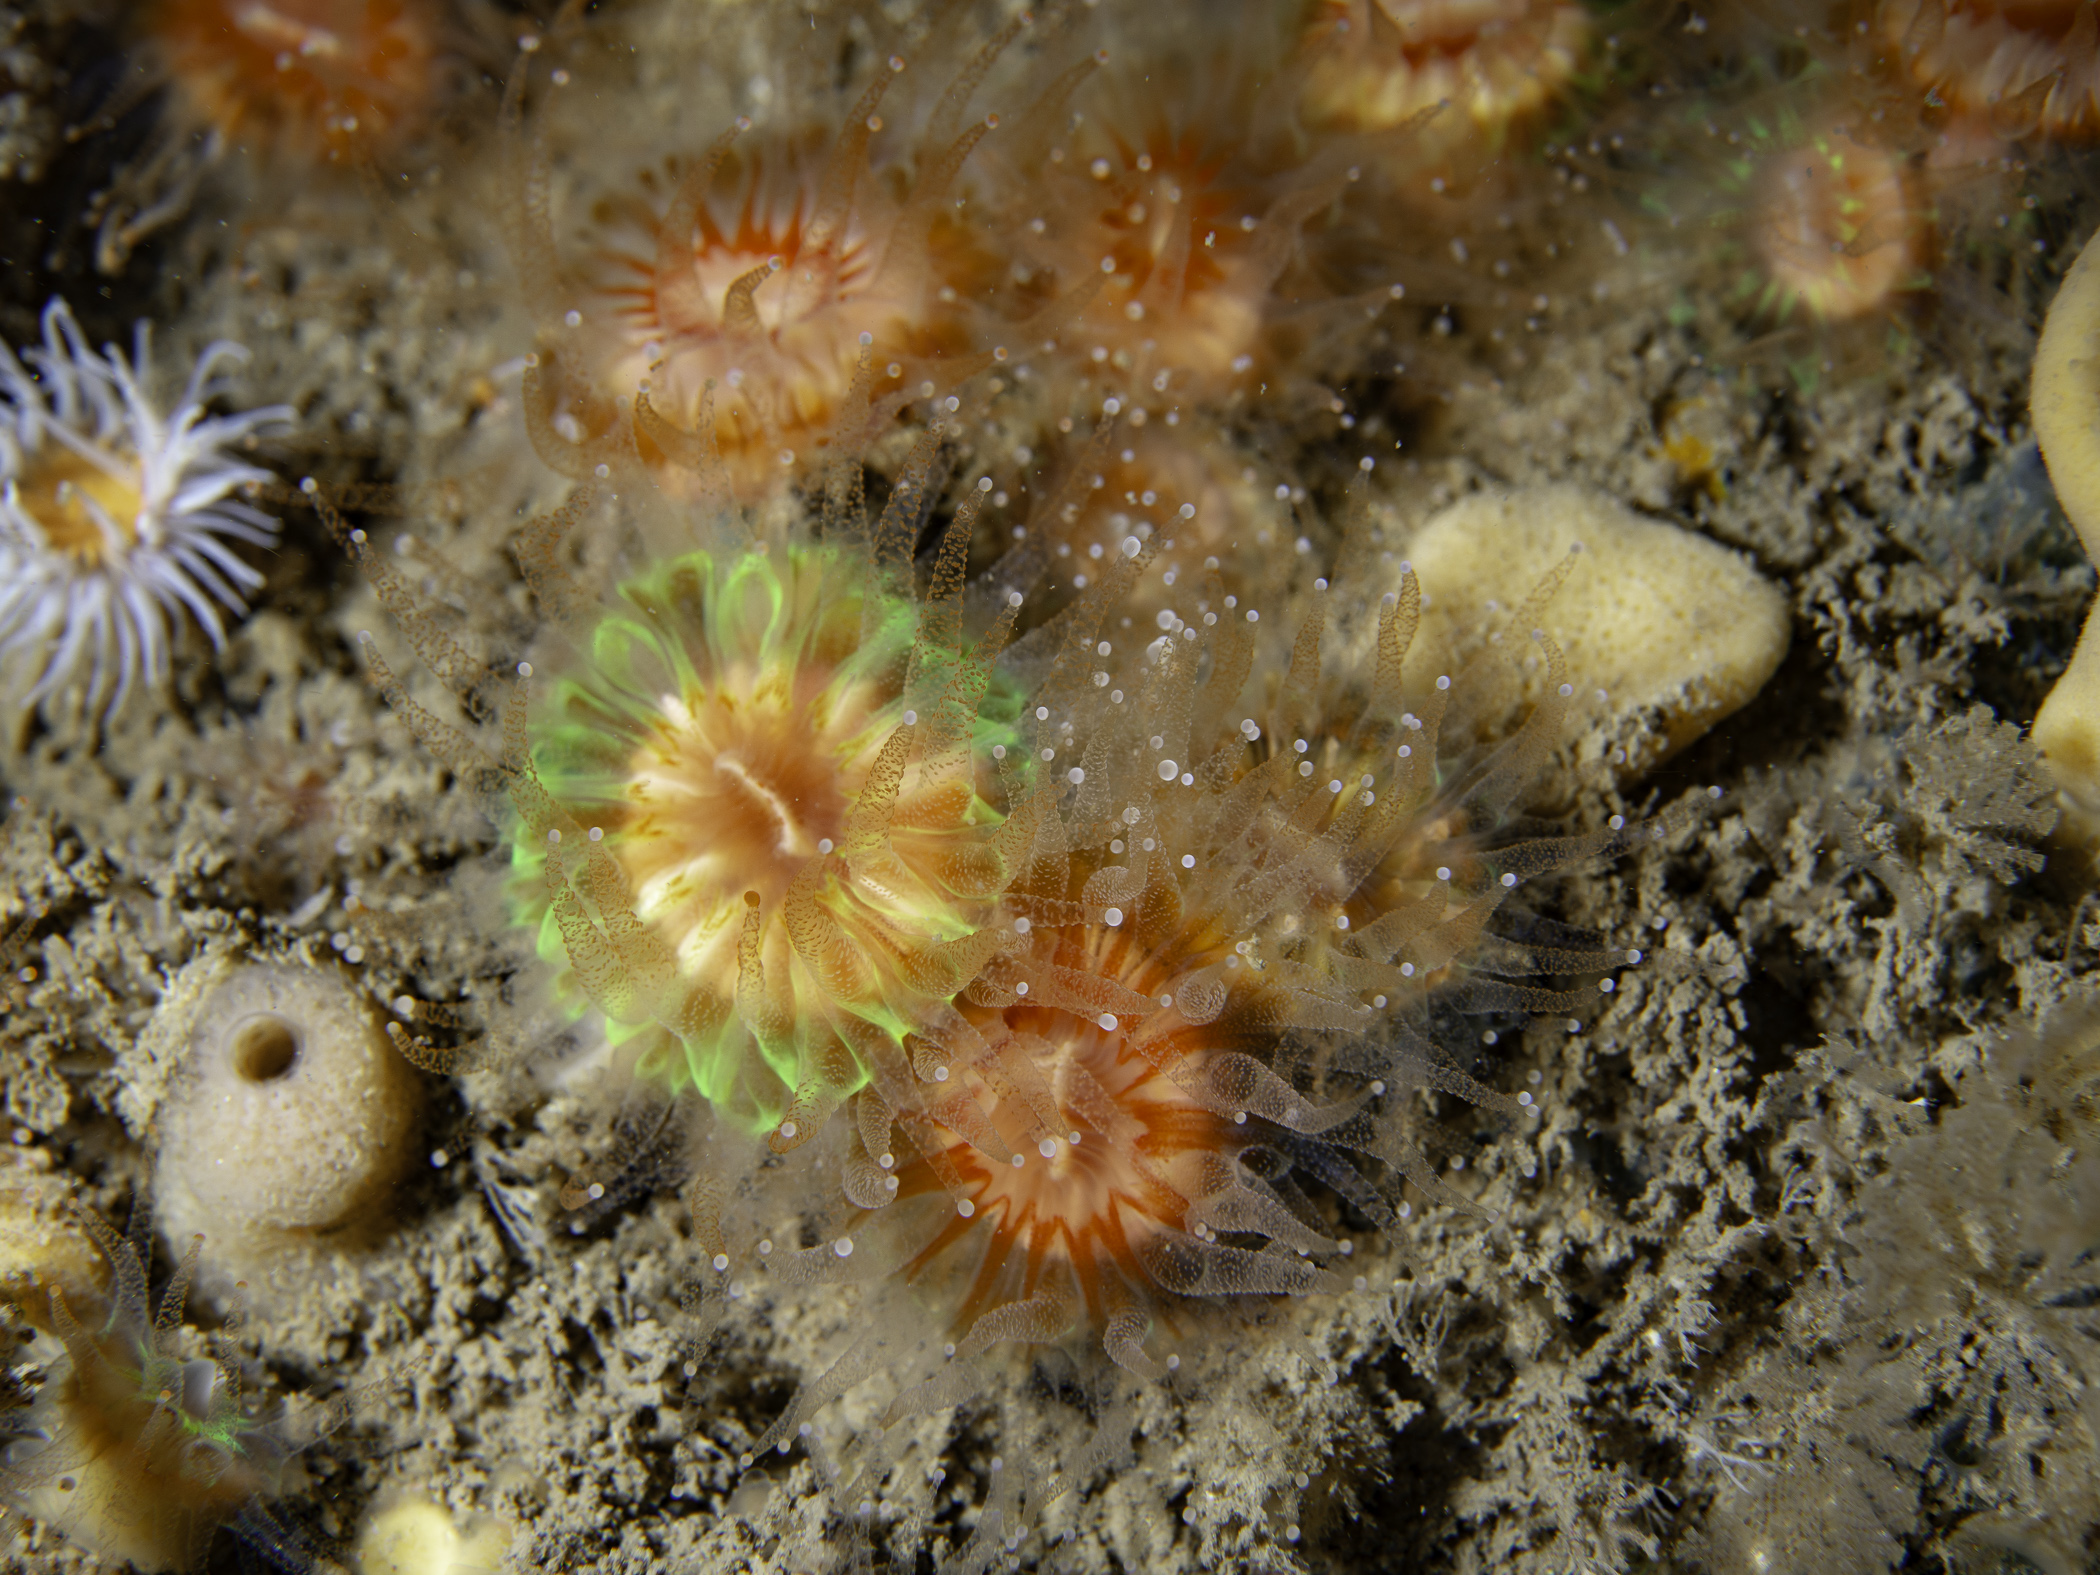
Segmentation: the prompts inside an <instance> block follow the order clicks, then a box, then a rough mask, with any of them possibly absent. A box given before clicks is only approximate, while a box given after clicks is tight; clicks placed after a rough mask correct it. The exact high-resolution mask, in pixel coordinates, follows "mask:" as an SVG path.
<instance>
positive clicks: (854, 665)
mask: <svg viewBox="0 0 2100 1575" xmlns="http://www.w3.org/2000/svg"><path fill="white" fill-rule="evenodd" d="M622 599H623V600H624V602H625V603H626V604H627V609H628V610H627V611H626V612H625V613H622V614H615V615H613V616H610V617H608V618H607V619H606V620H605V621H604V622H603V623H602V624H601V625H600V626H599V628H598V629H597V631H596V633H595V636H594V638H593V641H592V658H593V660H592V662H591V665H590V667H589V668H587V669H585V670H582V671H578V672H572V673H570V674H568V675H566V676H565V677H564V679H563V681H562V686H561V688H560V690H559V693H558V698H557V712H558V717H559V720H558V721H557V723H556V724H555V725H554V726H553V727H552V728H550V729H549V730H547V732H546V733H545V734H543V735H542V739H541V743H540V747H539V749H538V752H537V758H538V764H539V769H540V772H541V775H542V780H543V781H544V782H545V784H546V786H547V788H548V791H549V792H551V793H552V794H553V795H554V796H555V798H556V799H557V800H558V801H560V802H561V803H562V804H564V805H565V806H567V807H568V809H569V810H570V812H571V813H572V814H573V815H574V816H575V817H576V819H577V820H578V821H579V822H581V823H583V824H584V825H585V826H586V827H587V828H588V829H589V834H590V836H591V838H592V840H593V841H601V840H602V842H603V844H604V847H605V848H606V849H607V850H608V851H609V852H610V853H611V854H612V856H613V858H614V860H615V861H616V862H617V864H618V865H619V867H620V869H621V871H622V872H623V874H624V876H625V878H626V880H627V881H628V883H629V884H630V885H631V886H632V888H633V891H634V896H635V914H636V916H637V918H638V919H639V920H640V922H641V923H642V924H643V925H645V926H646V927H647V928H648V929H649V930H651V931H652V932H653V933H654V935H655V936H656V938H657V939H658V940H659V941H660V942H661V943H662V945H663V946H664V947H665V948H666V949H667V950H668V952H669V953H670V955H671V956H672V957H673V958H674V959H675V960H676V964H677V968H678V971H679V973H680V975H681V977H683V978H685V979H687V980H689V981H693V982H699V983H704V984H706V985H708V986H709V987H710V988H711V989H712V990H713V991H714V993H716V994H717V995H718V996H719V997H720V998H721V999H724V1000H727V999H729V998H731V997H732V996H733V995H734V994H735V989H736V978H737V968H738V962H737V941H738V937H739V935H740V933H741V928H742V924H743V916H744V913H745V910H746V909H747V908H749V907H751V906H752V905H753V904H754V902H755V904H756V905H757V906H758V907H760V908H761V909H763V910H765V911H768V912H771V911H776V910H778V908H779V907H780V906H781V904H782V903H783V902H784V901H785V899H786V897H787V894H788V891H789V888H790V887H791V886H792V885H793V884H794V882H795V881H796V879H797V877H798V876H801V875H802V874H803V873H804V871H805V870H806V869H807V868H808V866H809V865H810V863H811V861H813V860H818V859H821V858H823V857H824V856H826V855H828V854H830V853H831V852H832V851H833V849H834V848H835V847H836V846H837V845H838V844H839V843H840V841H841V840H842V838H843V836H844V832H845V825H846V818H847V814H848V810H849V808H850V806H851V805H852V803H853V801H854V800H855V799H856V798H857V797H858V796H859V794H860V792H861V791H862V789H863V788H864V787H865V785H866V783H867V779H868V774H869V772H870V770H871V768H872V767H873V764H874V761H875V758H876V755H877V753H878V752H879V751H880V749H881V748H882V746H883V744H884V742H885V741H886V740H887V739H888V738H889V737H890V736H891V735H892V734H894V733H895V732H896V730H897V729H898V728H899V727H901V726H902V725H903V710H904V707H903V700H902V693H903V691H902V681H903V676H904V675H903V670H902V659H903V657H904V656H905V654H906V653H907V652H908V651H909V650H910V647H911V641H912V637H913V627H912V618H911V610H910V608H909V607H908V606H907V605H905V604H903V603H902V602H892V603H889V604H885V603H884V602H883V600H882V598H881V596H880V594H879V593H877V592H873V591H870V590H869V589H868V588H866V587H864V586H860V585H856V584H855V583H854V581H853V576H852V575H851V573H850V572H849V570H848V567H847V564H846V563H845V562H844V560H843V558H842V555H841V554H839V553H838V552H836V551H833V550H829V549H825V548H821V547H813V548H798V549H794V550H791V551H789V552H787V553H784V554H782V555H780V557H779V559H778V560H776V559H775V558H774V557H773V556H771V555H767V554H762V553H757V552H749V553H745V554H742V555H740V556H734V557H727V558H725V559H723V560H720V561H718V560H717V559H716V558H715V557H713V556H710V555H709V554H706V553H692V554H688V555H687V556H685V557H683V558H679V559H675V560H673V561H672V562H671V563H669V564H668V565H666V566H664V567H663V568H662V569H661V570H659V571H658V572H657V573H655V574H653V575H651V576H649V577H647V578H646V579H643V580H639V581H636V582H633V583H631V584H629V585H628V586H627V587H626V588H625V590H624V592H623V598H622ZM870 600H873V601H874V602H875V603H876V605H875V606H874V607H873V608H872V609H871V608H869V607H868V605H867V604H868V602H869V601H870ZM864 621H865V622H866V623H867V624H869V625H870V626H871V630H870V633H871V637H870V638H866V639H864V638H863V623H864ZM557 846H558V844H557ZM543 852H544V850H541V849H527V848H523V847H521V848H520V856H521V858H524V859H526V860H528V861H529V860H531V859H533V858H536V857H540V856H543ZM550 918H551V914H550Z"/></svg>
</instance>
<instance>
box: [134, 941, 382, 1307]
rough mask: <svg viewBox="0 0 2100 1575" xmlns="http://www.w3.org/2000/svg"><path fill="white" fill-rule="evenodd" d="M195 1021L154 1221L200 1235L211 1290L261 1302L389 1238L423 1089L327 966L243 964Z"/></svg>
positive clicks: (164, 1132)
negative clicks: (236, 1285) (246, 1289)
mask: <svg viewBox="0 0 2100 1575" xmlns="http://www.w3.org/2000/svg"><path fill="white" fill-rule="evenodd" d="M191 1022H192V1027H191V1031H190V1037H189V1043H188V1046H187V1048H186V1050H185V1052H184V1056H183V1061H182V1065H181V1066H180V1068H179V1069H178V1070H177V1072H176V1074H175V1078H174V1081H173V1082H172V1084H171V1086H170V1088H169V1091H168V1097H167V1099H166V1101H165V1102H164V1103H163V1104H162V1106H161V1109H160V1117H159V1123H160V1152H159V1157H158V1159H157V1161H156V1163H155V1170H154V1191H155V1194H156V1197H157V1204H158V1214H159V1223H160V1226H161V1229H162V1231H163V1232H164V1233H165V1234H166V1236H167V1238H168V1240H169V1241H170V1242H171V1243H176V1244H181V1245H185V1246H186V1245H187V1243H188V1242H189V1240H190V1238H191V1237H192V1236H193V1235H201V1236H203V1238H204V1248H203V1257H202V1261H201V1263H200V1265H199V1278H200V1281H201V1282H202V1283H203V1285H204V1286H205V1287H206V1288H207V1289H209V1290H223V1289H224V1288H226V1287H227V1286H229V1285H230V1284H231V1283H232V1282H233V1281H234V1280H236V1279H245V1280H247V1281H249V1282H250V1283H251V1285H253V1286H254V1287H255V1288H256V1289H257V1290H259V1291H262V1292H264V1293H265V1295H267V1293H268V1292H269V1290H270V1289H271V1288H272V1287H275V1286H286V1285H290V1284H294V1283H297V1282H298V1281H299V1280H301V1279H303V1278H305V1277H306V1275H307V1274H308V1273H309V1272H310V1271H311V1269H312V1268H314V1267H315V1266H316V1263H315V1259H316V1257H317V1256H320V1255H333V1254H335V1253H336V1252H338V1251H340V1250H343V1249H350V1248H354V1247H356V1246H359V1245H362V1244H364V1243H365V1242H367V1241H369V1240H370V1239H371V1238H372V1237H373V1236H375V1235H377V1234H379V1233H380V1231H381V1230H383V1228H384V1226H385V1224H386V1222H387V1215H388V1213H389V1210H388V1208H387V1203H388V1198H389V1194H391V1193H392V1192H393V1190H394V1189H395V1187H396V1186H397V1184H398V1183H399V1182H400V1180H401V1177H402V1174H403V1172H404V1170H405V1169H406V1167H407V1165H408V1161H409V1159H410V1157H411V1152H410V1150H411V1142H412V1139H413V1137H414V1134H415V1126H416V1116H417V1107H418V1105H419V1103H420V1099H421V1090H420V1087H419V1084H418V1080H417V1077H416V1074H415V1072H414V1071H413V1070H412V1069H411V1068H410V1067H409V1065H408V1064H407V1062H405V1061H403V1060H402V1058H401V1055H400V1052H398V1051H397V1050H396V1049H395V1048H394V1047H393V1045H392V1043H391V1042H390V1041H389V1040H388V1039H387V1037H386V1035H385V1034H384V1033H383V1032H382V1031H381V1029H380V1026H379V1023H378V1021H377V1020H376V1018H375V1016H374V1014H373V1012H372V1009H371V1007H370V1006H369V1005H368V1004H367V1003H366V1001H365V1000H364V999H363V998H362V997H361V996H360V995H359V994H358V993H357V992H356V991H355V990H353V989H352V988H351V986H350V984H349V982H348V981H347V980H345V979H344V978H342V977H341V976H340V975H339V974H336V973H333V972H329V971H324V970H321V969H317V968H311V967H306V966H302V965H299V964H296V963H284V964H279V963H247V964H242V965H240V966H238V967H235V968H233V969H232V970H230V971H229V972H228V973H227V974H226V975H225V976H224V978H223V979H221V980H220V981H219V982H218V983H217V984H216V985H215V986H214V987H213V988H212V989H211V990H210V992H209V993H208V994H207V995H206V996H205V997H204V998H203V999H202V1000H201V1001H200V1002H199V1003H198V1005H197V1007H196V1009H195V1015H194V1016H193V1017H192V1019H191Z"/></svg>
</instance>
